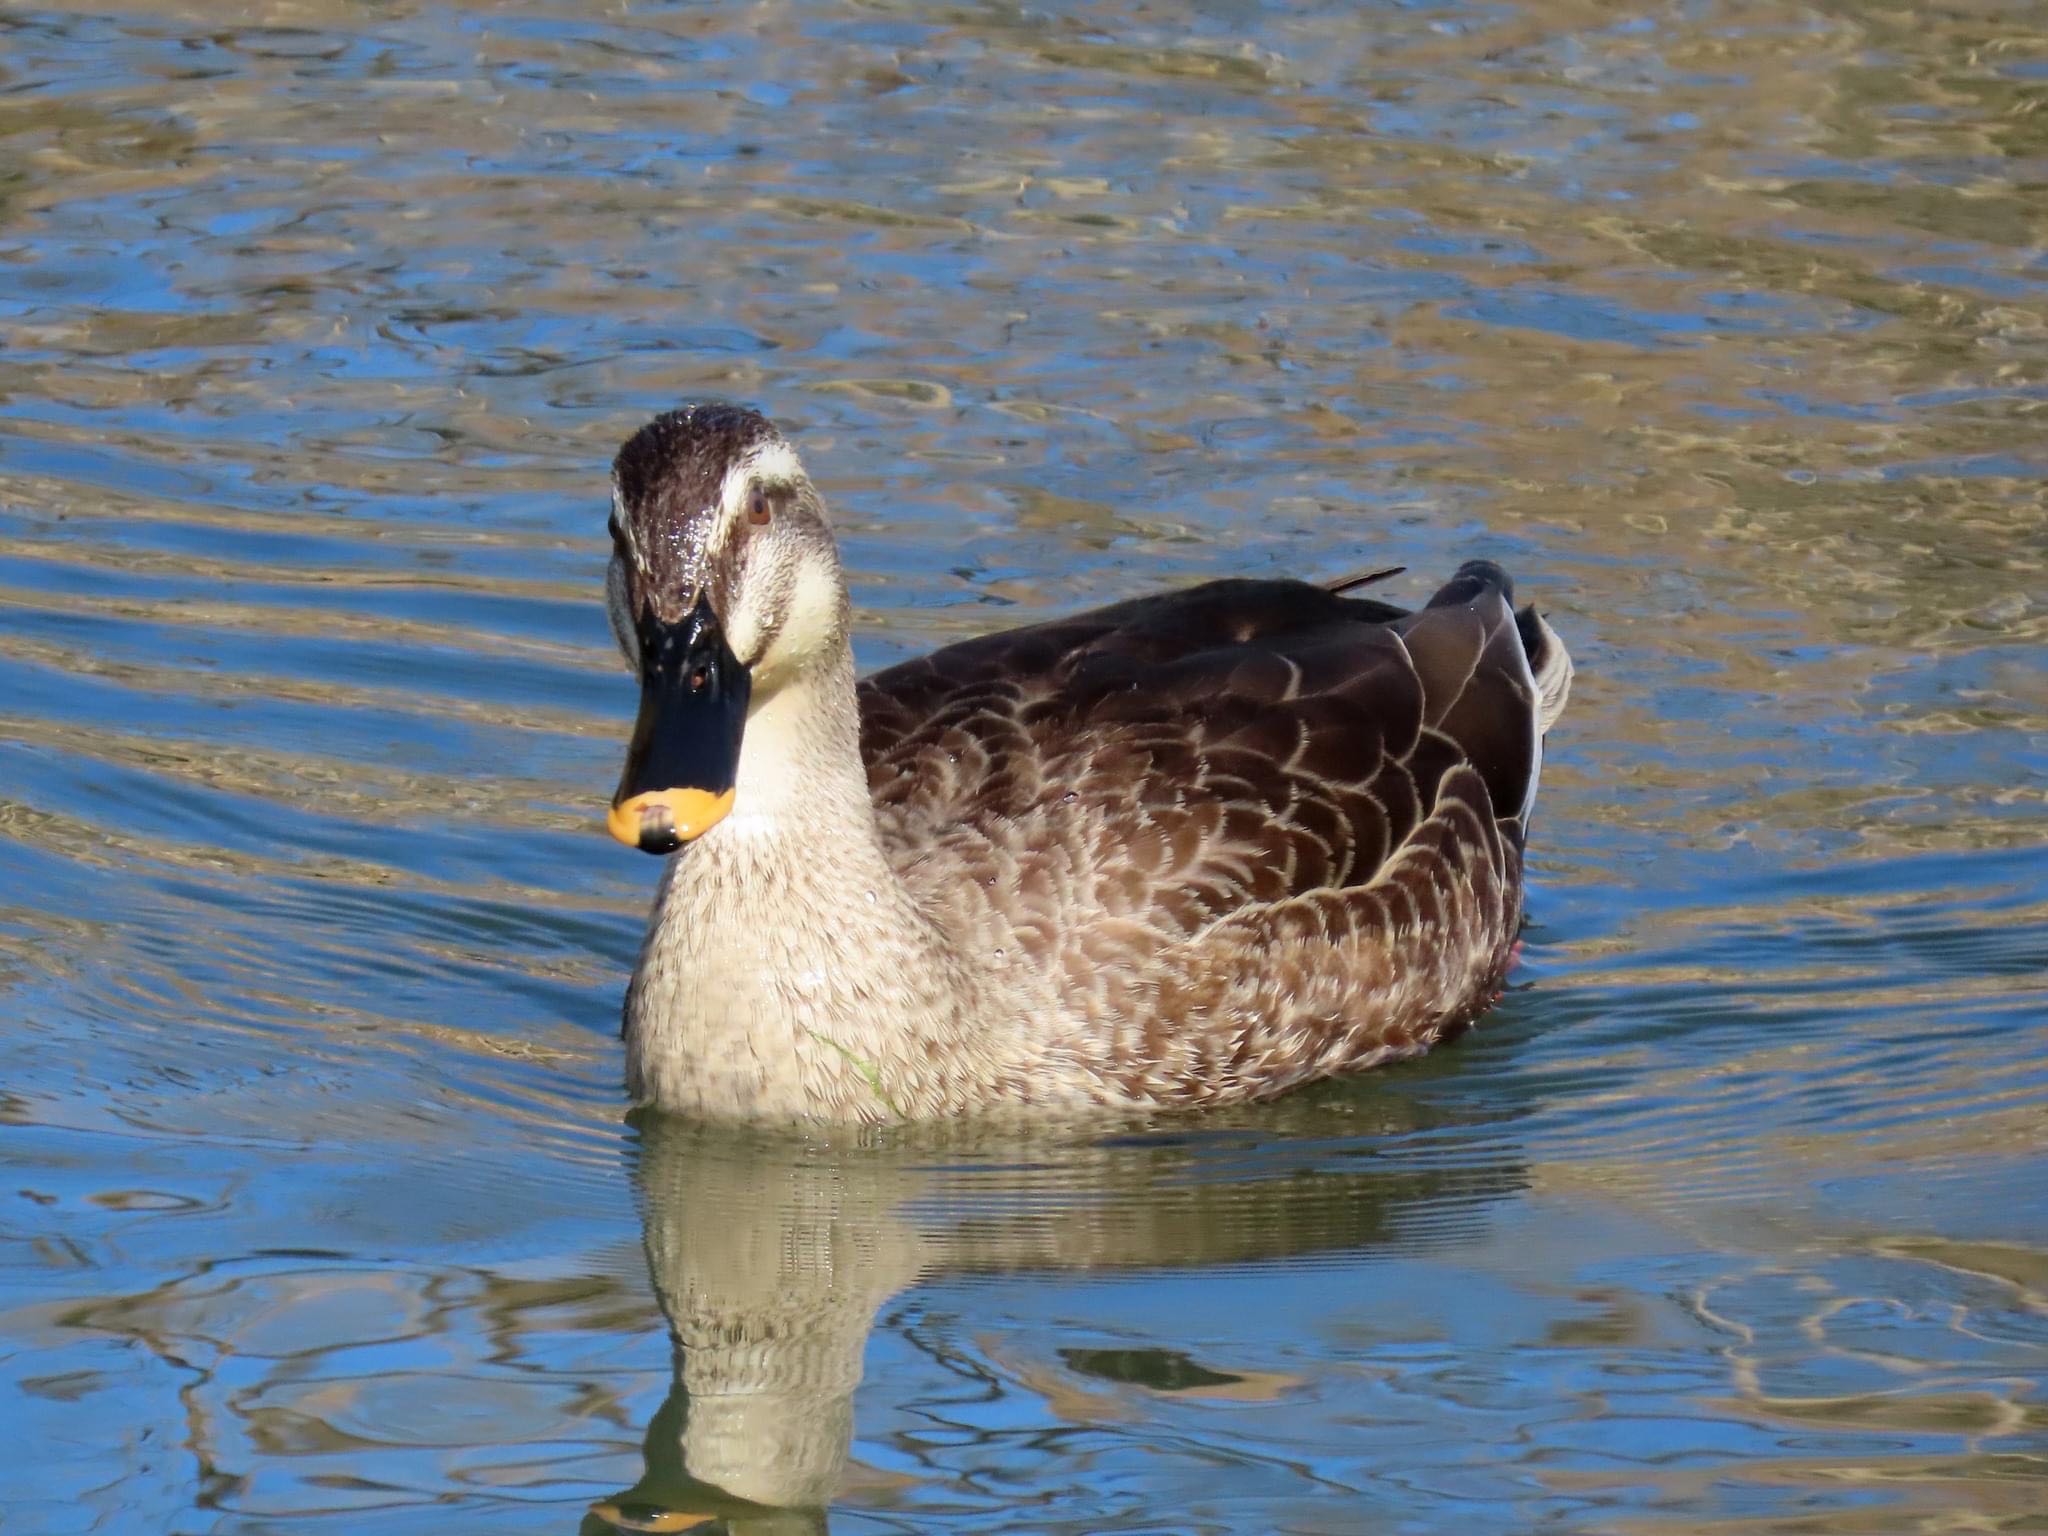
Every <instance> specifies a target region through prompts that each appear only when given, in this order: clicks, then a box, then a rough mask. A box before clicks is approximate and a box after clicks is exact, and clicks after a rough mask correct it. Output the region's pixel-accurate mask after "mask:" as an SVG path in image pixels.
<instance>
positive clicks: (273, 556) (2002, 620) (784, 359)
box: [0, 0, 2048, 1536]
mask: <svg viewBox="0 0 2048 1536" xmlns="http://www.w3.org/2000/svg"><path fill="white" fill-rule="evenodd" d="M252 17H253V18H254V19H252ZM2044 61H2048V45H2044V43H2043V41H2042V35H2041V29H2040V27H2039V26H2038V25H2037V24H2036V23H2035V20H2034V19H2033V18H2030V17H2029V16H2028V15H2027V13H2026V8H2025V7H2023V6H2015V7H1998V6H1991V7H1978V8H1962V9H1960V10H1950V11H1932V12H1930V11H1925V10H1920V9H1908V8H1898V9H1889V10H1888V9H1883V8H1880V7H1877V6H1870V5H1862V4H1850V3H1824V4H1807V5H1800V4H1789V3H1783V0H1758V3H1754V4H1736V3H1733V0H1705V3H1701V4H1696V5H1690V6H1685V7H1680V8H1675V9H1669V10H1664V11H1658V12H1655V13H1653V14H1628V15H1623V14H1620V13H1618V12H1617V11H1616V10H1615V9H1614V8H1613V7H1608V6H1600V5H1594V4H1590V3H1572V0H1564V3H1545V4H1541V5H1538V4H1533V3H1532V4H1526V5H1513V4H1501V5H1484V6H1482V5H1458V4H1441V3H1433V0H1422V3H1417V4H1404V5H1375V6H1367V7H1357V6H1351V5H1335V4H1331V5H1323V6H1314V5H1298V6H1279V5H1258V4H1240V3H1231V4H1221V3H1216V4H1204V5H1200V6H1197V7H1193V8H1188V9H1185V10H1183V11H1179V12H1174V11H1163V10H1159V9H1157V8H1152V9H1148V8H1146V7H1143V6H1138V5H1134V4H1128V3H1116V0H1112V3H1109V4H1106V5H1093V6H1073V5H1052V6H1040V7H1036V8H1033V9H1028V10H1025V9H1018V8H1015V7H1010V6H1003V5H994V4H990V5H973V4H969V5H962V6H957V7H952V8H948V9H933V8H916V7H909V6H903V5H898V4H894V3H887V0H878V3H873V4H863V5H860V6H854V7H839V6H828V5H823V4H815V3H811V0H796V3H794V4H790V5H782V6H736V5H709V6H693V7H656V6H645V5H635V6H633V7H630V8H621V9H615V10H613V11H607V12H604V13H602V14H600V13H598V12H594V11H591V10H589V9H588V8H578V7H550V6H548V5H545V4H532V3H525V0H515V3H512V4H507V5H501V6H493V7H483V6H475V5H467V6H465V5H454V6H424V5H415V4H410V3H396V4H389V5H379V6H375V7H365V6H349V5H341V4H338V3H334V0H295V3H292V4H278V5H275V6H272V7H268V8H256V9H253V10H252V9H251V8H248V7H230V6H220V5H213V4H210V3H207V0H192V3H188V4H184V5H167V4H149V3H140V0H138V3H136V4H132V5H127V6H124V7H109V8H106V9H103V10H100V11H95V12H90V13H86V12H79V11H73V12H66V13H58V12H51V11H19V10H18V11H15V12H12V13H10V14H8V15H7V16H5V17H0V400H4V410H0V1164H4V1172H0V1428H4V1430H5V1431H6V1434H5V1439H6V1442H7V1444H8V1446H9V1447H10V1449H9V1452H8V1455H7V1456H6V1457H5V1458H4V1461H5V1465H4V1466H0V1531H6V1532H8V1533H14V1532H21V1533H26V1536H58V1533H69V1532H85V1531H108V1532H122V1533H126V1532H159V1531H160V1532H165V1533H176V1536H198V1533H202V1532H204V1533H215V1532H222V1533H227V1532H233V1533H250V1536H255V1533H264V1532H292V1533H295V1536H296V1533H302V1532H308V1531H324V1530H331V1531H346V1532H348V1533H350V1536H363V1533H377V1536H384V1533H403V1532H426V1531H434V1532H447V1531H475V1530H484V1529H489V1530H492V1531H504V1532H514V1531H519V1532H525V1531H535V1532H541V1531H548V1532H564V1533H571V1532H584V1533H590V1536H596V1533H602V1532H607V1531H619V1530H662V1529H667V1530H680V1529H690V1530H696V1531H703V1532H713V1531H717V1530H720V1529H725V1530H732V1531H759V1532H771V1531H772V1532H781V1531H804V1530H818V1529H821V1528H824V1527H826V1526H828V1525H829V1528H830V1529H832V1530H834V1531H839V1532H869V1531H873V1532H883V1531H890V1532H905V1531H909V1532H924V1531H931V1530H948V1531H959V1532H982V1531H988V1532H993V1531H999V1530H1023V1531H1034V1532H1037V1531H1072V1532H1076V1533H1079V1532H1102V1531H1130V1532H1139V1531H1144V1532H1153V1531H1174V1532H1204V1533H1206V1532H1238V1531H1244V1532H1267V1531H1289V1532H1355V1531H1363V1530H1374V1531H1380V1530H1385V1531H1390V1532H1423V1533H1428V1532H1437V1531H1448V1530H1456V1531H1460V1532H1474V1533H1487V1532H1499V1533H1503V1536H1508V1533H1522V1532H1526V1531H1530V1530H1536V1529H1556V1530H1569V1531H1575V1532H1608V1531H1612V1532H1624V1531H1625V1532H1630V1533H1637V1532H1642V1531H1647V1530H1670V1531H1674V1532H1686V1533H1694V1532H1711V1531H1729V1532H1737V1531H1741V1532H1753V1531H1759V1530H1772V1531H1780V1530H1792V1529H1797V1530H1801V1531H1808V1532H1828V1533H1840V1536H1864V1533H1890V1532H1895V1531H1900V1530H1908V1529H1921V1528H1935V1527H1937V1526H1940V1525H1942V1523H1943V1522H1946V1523H1947V1524H1948V1525H1949V1526H1952V1527H1954V1528H1962V1527H1963V1526H1965V1525H1968V1524H1970V1523H1971V1522H1974V1527H1973V1528H1988V1529H2002V1530H2015V1531H2016V1530H2028V1529H2038V1528H2041V1527H2040V1521H2041V1511H2042V1510H2043V1509H2044V1508H2048V1456H2044V1453H2043V1446H2044V1443H2048V1441H2044V1434H2048V1407H2044V1382H2048V1323H2044V1319H2048V1197H2044V1196H2043V1195H2042V1194H2041V1193H2040V1191H2042V1190H2044V1189H2048V1067H2044V1059H2048V1055H2044V1045H2048V1033H2044V1027H2048V856H2044V853H2043V843H2044V828H2048V672H2044V670H2043V669H2042V666H2041V663H2040V657H2041V654H2042V651H2041V647H2042V643H2043V641H2044V639H2048V579H2044V570H2048V563H2044V562H2048V535H2044V530H2048V500H2044V494H2043V485H2044V482H2048V452H2044V450H2043V449H2042V447H2041V442H2042V439H2041V432H2040V422H2041V410H2042V402H2043V401H2044V400H2048V265H2044V262H2043V259H2042V256H2041V252H2042V250H2043V248H2044V244H2048V223H2044V217H2043V204H2042V202H2041V199H2040V196H2039V186H2040V183H2041V180H2042V166H2043V165H2044V164H2048V110H2042V107H2043V89H2044V87H2043V71H2044V68H2048V62H2044ZM712 394H716V395H725V396H730V397H736V398H740V399H744V400H747V401H750V402H753V403H755V404H758V405H760V406H761V407H762V408H764V409H766V410H768V411H769V412H770V413H771V414H773V415H774V416H775V417H776V418H777V419H778V420H780V421H781V422H782V423H783V424H784V425H785V427H786V428H787V429H788V430H789V431H790V432H791V433H792V435H793V436H794V437H795V438H796V440H797V441H798V443H799V445H800V447H801V449H802V451H803V453H804V455H805V459H806V462H807V464H808V465H809V467H810V469H811V471H812V473H813V474H814V476H815V477H816V479H817V480H818V482H819V484H820V485H821V487H822V488H823V489H824V491H825V494H826V495H827V497H828V498H829V499H830V501H831V503H832V506H833V508H834V511H835V514H836V517H837V519H838V523H839V529H840V534H841V538H842V542H843V545H844V547H845V549H846V553H847V558H848V561H849V564H850V567H851V569H852V573H853V576H854V580H855V601H856V604H857V608H858V618H859V624H860V630H861V640H860V647H861V649H860V654H861V659H862V660H863V662H865V663H867V664H880V663H882V662H885V661H888V660H891V659H894V658H897V657H901V656H905V655H910V654H915V653H916V652H918V651H919V650H921V649H924V648H927V647H929V646H932V645H935V644H939V643H943V642H944V641H947V640H949V639H954V638H958V637H961V636H965V635H969V634H974V633H979V632H982V631H984V630H987V629H991V628H996V627H1001V626H1005V625H1009V624H1013V623H1018V622H1024V621H1027V620H1029V619H1031V618H1034V617H1038V616H1041V615H1044V614H1048V613H1054V612H1060V611H1066V610H1071V609H1073V608H1076V607H1080V606H1084V605H1087V604H1089V603H1093V602H1098V601H1104V600H1108V599H1112V598H1117V597H1123V596H1127V595H1131V594H1134V593H1138V592H1143V591H1149V590H1153V589H1155V588H1158V587H1160V586H1165V585H1172V584H1175V583H1181V582H1186V581H1189V580H1192V579H1196V578H1198V577H1201V576H1205V575H1213V574H1220V573H1228V572H1290V573H1298V574H1302V575H1307V576H1329V575H1334V574H1338V573H1341V572H1345V571H1350V570H1355V569H1359V568H1361V567H1365V566H1368V565H1372V564H1377V563H1386V564H1394V563H1400V564H1405V565H1406V566H1408V568H1409V574H1408V575H1407V576H1405V577H1402V578H1400V579H1399V580H1397V581H1396V582H1394V583H1393V584H1392V588H1391V593H1392V595H1394V596H1395V597H1397V598H1398V597H1403V596H1405V597H1409V598H1414V597H1417V596H1419V595H1420V594H1422V593H1424V592H1426V591H1428V590H1429V589H1430V588H1432V587H1433V586H1434V585H1435V584H1436V582H1437V581H1438V580H1440V579H1441V577H1442V576H1443V575H1444V574H1445V573H1446V572H1447V571H1448V570H1449V569H1451V568H1452V567H1453V566H1455V564H1456V563H1457V562H1458V561H1459V560H1461V559H1464V558H1466V557H1467V556H1469V555H1473V554H1482V553H1483V554H1486V555H1490V556H1492V557H1493V558H1496V559H1499V560H1501V561H1503V562H1504V563H1505V564H1507V565H1508V566H1509V567H1510V568H1511V569H1512V570H1513V571H1514V572H1515V574H1516V578H1517V581H1518V583H1519V585H1520V587H1521V590H1522V591H1523V592H1524V593H1525V594H1526V595H1528V596H1531V597H1534V598H1535V599H1536V600H1537V601H1539V602H1540V603H1541V604H1542V606H1543V607H1544V608H1545V610H1546V612H1547V613H1548V614H1549V615H1550V617H1551V619H1552V622H1553V623H1554V624H1555V625H1556V626H1557V628H1558V629H1559V630H1560V632H1561V633H1563V634H1564V635H1565V636H1566V638H1567V640H1568V642H1569V644H1570V646H1571V648H1572V651H1573V654H1574V656H1575V657H1576V658H1577V660H1578V663H1579V683H1578V687H1577V690H1576V692H1575V694H1574V697H1573V700H1572V705H1571V709H1570V712H1569V713H1568V715H1567V716H1566V718H1565V720H1564V722H1563V724H1562V725H1561V726H1560V727H1559V729H1558V730H1557V732H1556V733H1555V734H1554V735H1553V737H1552V739H1551V743H1550V748H1549V755H1548V759H1547V762H1546V772H1545V783H1544V791H1543V799H1542V802H1541V806H1540V809H1539V813H1538V824H1537V828H1536V833H1535V838H1534V843H1533V854H1532V866H1531V867H1532V873H1533V888H1532V892H1531V895H1530V901H1529V908H1530V918H1531V926H1530V928H1529V932H1528V934H1527V945H1526V950H1525V960H1524V964H1523V966H1522V968H1521V969H1520V970H1519V971H1518V972H1517V973H1516V977H1515V984H1514V987H1513V989H1512V990H1511V992H1510V995H1509V997H1508V998H1507V1000H1506V1001H1505V1003H1504V1004H1503V1005H1502V1006H1501V1007H1500V1008H1499V1009H1498V1010H1497V1011H1496V1012H1495V1013H1494V1014H1493V1015H1491V1016H1490V1017H1489V1019H1488V1020H1487V1021H1486V1023H1485V1024H1484V1025H1483V1026H1482V1027H1481V1028H1480V1029H1479V1030H1478V1031H1476V1032H1475V1033H1474V1034H1472V1035H1471V1036H1469V1037H1467V1038H1466V1039H1465V1040H1463V1041H1461V1042H1460V1043H1459V1044H1457V1045H1456V1046H1454V1047H1452V1048H1449V1049H1446V1050H1444V1051H1441V1052H1439V1053H1437V1054H1436V1055H1434V1056H1432V1057H1431V1058H1429V1059H1426V1060H1424V1061H1422V1062H1420V1063H1417V1064H1413V1065H1411V1066H1406V1067H1402V1068H1398V1069H1395V1070H1391V1071H1387V1072H1383V1073H1379V1074H1375V1075H1371V1076H1368V1077H1365V1078H1361V1079H1358V1080H1356V1081H1352V1082H1346V1083H1341V1084H1334V1085H1327V1086H1325V1087H1322V1088H1318V1089H1316V1090H1313V1091H1311V1092H1308V1093H1306V1094H1303V1095H1300V1096H1297V1097H1296V1098H1294V1099H1292V1100H1289V1101H1287V1102H1285V1103H1282V1104H1280V1105H1276V1106H1272V1107H1269V1108H1267V1109H1263V1110H1260V1111H1257V1112H1252V1113H1244V1114H1239V1115H1234V1116H1228V1117H1223V1118H1219V1119H1211V1120H1204V1121H1196V1122H1162V1123H1161V1124H1159V1125H1157V1126H1152V1127H1141V1128H1138V1129H1136V1130H1131V1129H1129V1128H1124V1129H1120V1130H1119V1131H1118V1132H1117V1133H1115V1134H1114V1135H1104V1136H1098V1137H1089V1136H1085V1135H1079V1134H1076V1133H1073V1132H1066V1133H1060V1134H1053V1133H1046V1134H1044V1135H1040V1136H1036V1137H1029V1138H1022V1139H1020V1138H1019V1137H1018V1136H1016V1135H1014V1134H1011V1135H1006V1136H998V1135H993V1134H989V1133H973V1132H966V1133H955V1134H931V1135H912V1134H910V1133H904V1132H897V1133H892V1134H884V1135H881V1136H878V1137H870V1138H866V1139H864V1140H859V1141H851V1142H850V1141H848V1140H847V1139H845V1138H843V1137H842V1138H838V1139H836V1140H835V1139H833V1138H823V1139H819V1140H815V1141H806V1140H802V1139H789V1138H776V1137H768V1136H755V1135H743V1134H737V1133H733V1132H730V1131H723V1132H721V1131H714V1130H708V1129H705V1128H701V1127H693V1126H688V1125H681V1124H671V1123H664V1122H660V1121H658V1120H652V1119H647V1118H630V1117H628V1116H627V1115H626V1113H625V1108H624V1102H623V1095H622V1092H621V1087H620V1058H619V1046H618V1041H617V1021H618V1007H619V1001H620V995H621V992H622V989H623V986H624V982H625V978H626V976H627V974H628V972H629V970H630V967H631V965H632V960H633V955H634V952H635V948H636V946H637V943H638V939H639V935H640V930H641V924H642V920H643V916H644V912H645V907H646V903H647V900H648V896H649V894H650V890H651V884H652V880H653V876H654V865H653V861H651V860H646V859H642V858H638V857H635V856H632V855H628V854H625V853H623V852H622V851H621V850H618V849H617V848H616V847H614V846H613V845H612V844H611V843H610V842H609V841H608V840H607V839H606V838H605V837H604V836H603V835H602V832H601V831H600V822H599V818H600V812H601V809H602V806H603V803H604V801H605V799H606V797H607V795H608V793H609V791H610V789H611V787H612V785H613V784H614V782H615V781H616V776H617V772H618V764H619V758H620V753H621V751H622V748H623V742H624V739H625V735H626V732H627V730H628V728H629V724H630V712H631V709H632V707H633V704H634V701H635V692H634V688H633V685H632V683H631V680H630V679H629V678H627V677H626V676H625V675H624V674H623V673H622V671H621V670H620V667H619V664H618V663H617V661H616V659H615V657H614V656H613V654H612V652H611V648H610V641H609V639H608V637H607V635H606V632H605V622H604V618H603V614H602V609H601V604H600V602H599V590H600V585H601V577H602V566H603V560H604V556H605V552H606V541H605V536H604V532H603V528H604V519H605V514H606V510H607V505H606V498H607V487H606V482H605V473H606V465H607V463H608V461H609V458H610V455H611V453H612V451H613V450H614V448H615V447H616V446H617V443H618V442H619V440H620V439H621V438H623V437H624V436H625V435H626V434H627V433H628V432H630V431H631V430H632V429H633V428H634V427H635V426H637V425H638V424H639V423H640V421H642V420H643V419H644V418H645V417H646V416H647V415H649V414H651V413H653V412H654V411H656V410H659V409H663V408H666V407H667V406H670V405H672V404H674V403H676V402H677V401H679V400H683V399H689V398H695V397H701V396H704V395H712ZM672 1334H676V1335H680V1336H681V1337H682V1338H683V1340H684V1342H685V1343H686V1344H687V1345H688V1346H689V1347H688V1348H687V1349H685V1350H684V1351H683V1352H682V1354H681V1355H678V1354H677V1353H676V1351H675V1350H674V1349H673V1348H672V1344H671V1336H672ZM720 1522H722V1524H721V1523H720Z"/></svg>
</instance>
